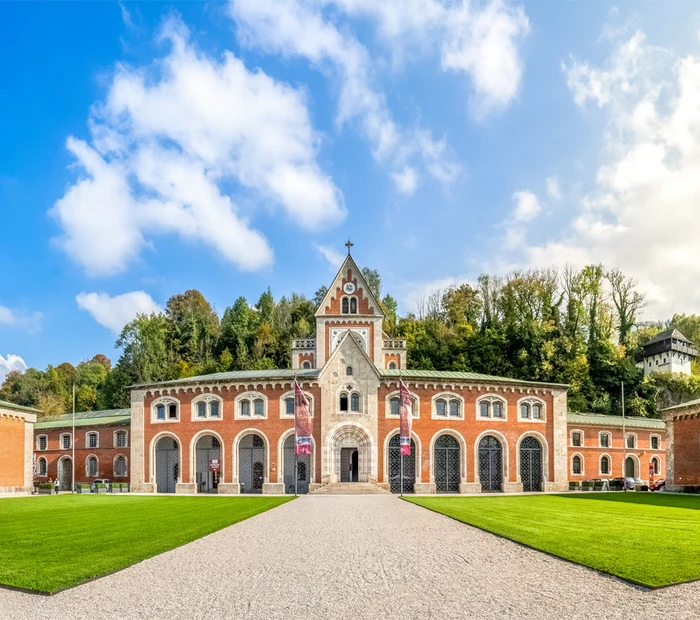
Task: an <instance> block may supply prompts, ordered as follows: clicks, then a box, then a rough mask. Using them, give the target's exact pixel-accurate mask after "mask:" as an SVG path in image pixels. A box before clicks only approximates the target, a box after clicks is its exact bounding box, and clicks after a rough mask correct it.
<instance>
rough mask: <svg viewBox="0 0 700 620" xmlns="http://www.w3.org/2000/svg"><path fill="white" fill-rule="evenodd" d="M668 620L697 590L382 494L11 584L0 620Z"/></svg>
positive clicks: (280, 514)
mask: <svg viewBox="0 0 700 620" xmlns="http://www.w3.org/2000/svg"><path fill="white" fill-rule="evenodd" d="M215 501H216V500H215ZM545 527H546V525H545ZM37 561H40V560H39V559H37ZM659 617H663V618H664V620H670V619H673V618H698V617H700V583H694V584H686V585H681V586H675V587H672V588H666V589H663V590H657V591H653V592H650V591H646V590H644V589H641V588H636V587H632V586H629V585H627V584H626V583H624V582H621V581H619V580H617V579H614V578H611V577H605V576H603V575H600V574H598V573H596V572H594V571H591V570H588V569H585V568H583V567H579V566H576V565H573V564H570V563H568V562H564V561H561V560H558V559H556V558H552V557H549V556H547V555H545V554H542V553H538V552H536V551H532V550H529V549H525V548H523V547H520V546H518V545H516V544H514V543H511V542H510V541H507V540H503V539H500V538H497V537H495V536H492V535H491V534H487V533H485V532H482V531H480V530H476V529H474V528H471V527H468V526H465V525H463V524H461V523H457V522H456V521H453V520H451V519H448V518H446V517H443V516H441V515H438V514H435V513H432V512H429V511H427V510H425V509H422V508H419V507H417V506H414V505H412V504H408V503H406V502H402V501H401V500H399V499H398V498H396V497H394V496H384V495H374V496H308V497H301V498H299V499H298V500H296V501H294V502H291V503H289V504H285V505H283V506H281V507H279V508H276V509H274V510H271V511H269V512H266V513H264V514H261V515H258V516H256V517H253V518H252V519H249V520H247V521H244V522H242V523H239V524H237V525H233V526H232V527H229V528H227V529H225V530H221V531H220V532H217V533H215V534H212V535H210V536H207V537H205V538H202V539H200V540H197V541H195V542H193V543H190V544H188V545H185V546H184V547H180V548H179V549H175V550H173V551H170V552H168V553H164V554H163V555H160V556H158V557H155V558H152V559H150V560H146V561H145V562H142V563H140V564H137V565H135V566H132V567H130V568H128V569H126V570H123V571H121V572H119V573H115V574H114V575H110V576H108V577H105V578H103V579H101V580H98V581H95V582H92V583H88V584H85V585H83V586H80V587H78V588H73V589H72V590H67V591H65V592H62V593H60V594H57V595H56V596H53V597H42V596H36V595H29V594H24V593H20V592H12V591H9V590H3V589H0V618H2V619H3V620H6V619H7V620H10V619H12V620H14V619H20V618H21V619H29V618H31V619H32V620H33V619H35V618H47V619H51V620H54V619H58V618H76V619H79V618H90V619H94V618H120V619H121V618H183V619H188V620H190V619H193V618H236V619H239V618H251V619H258V618H259V619H267V618H284V619H291V618H305V619H308V618H311V619H312V620H322V619H325V618H334V619H335V618H368V619H370V618H371V619H379V618H421V619H423V618H440V619H445V618H537V619H538V620H543V619H545V618H557V619H560V618H586V619H587V620H591V619H592V618H606V619H607V618H635V619H642V618H659Z"/></svg>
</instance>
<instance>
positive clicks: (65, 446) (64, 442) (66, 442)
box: [61, 433, 73, 450]
mask: <svg viewBox="0 0 700 620" xmlns="http://www.w3.org/2000/svg"><path fill="white" fill-rule="evenodd" d="M72 445H73V443H72V438H71V435H70V433H64V434H63V435H61V449H62V450H70V448H71V446H72Z"/></svg>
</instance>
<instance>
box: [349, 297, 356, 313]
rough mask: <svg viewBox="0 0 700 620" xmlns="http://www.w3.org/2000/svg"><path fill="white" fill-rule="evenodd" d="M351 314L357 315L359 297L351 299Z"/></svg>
mask: <svg viewBox="0 0 700 620" xmlns="http://www.w3.org/2000/svg"><path fill="white" fill-rule="evenodd" d="M350 314H357V297H351V298H350Z"/></svg>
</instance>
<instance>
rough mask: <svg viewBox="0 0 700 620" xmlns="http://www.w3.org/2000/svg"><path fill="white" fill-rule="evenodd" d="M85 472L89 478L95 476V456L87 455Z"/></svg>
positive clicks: (96, 464)
mask: <svg viewBox="0 0 700 620" xmlns="http://www.w3.org/2000/svg"><path fill="white" fill-rule="evenodd" d="M85 473H86V475H87V476H88V477H90V478H96V477H97V474H98V473H99V469H98V462H97V457H96V456H89V457H88V458H87V463H86V464H85Z"/></svg>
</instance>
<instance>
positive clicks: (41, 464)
mask: <svg viewBox="0 0 700 620" xmlns="http://www.w3.org/2000/svg"><path fill="white" fill-rule="evenodd" d="M37 466H38V469H39V475H40V476H45V475H46V471H47V467H46V459H45V458H44V457H43V456H42V457H41V458H39V461H38V462H37Z"/></svg>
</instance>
